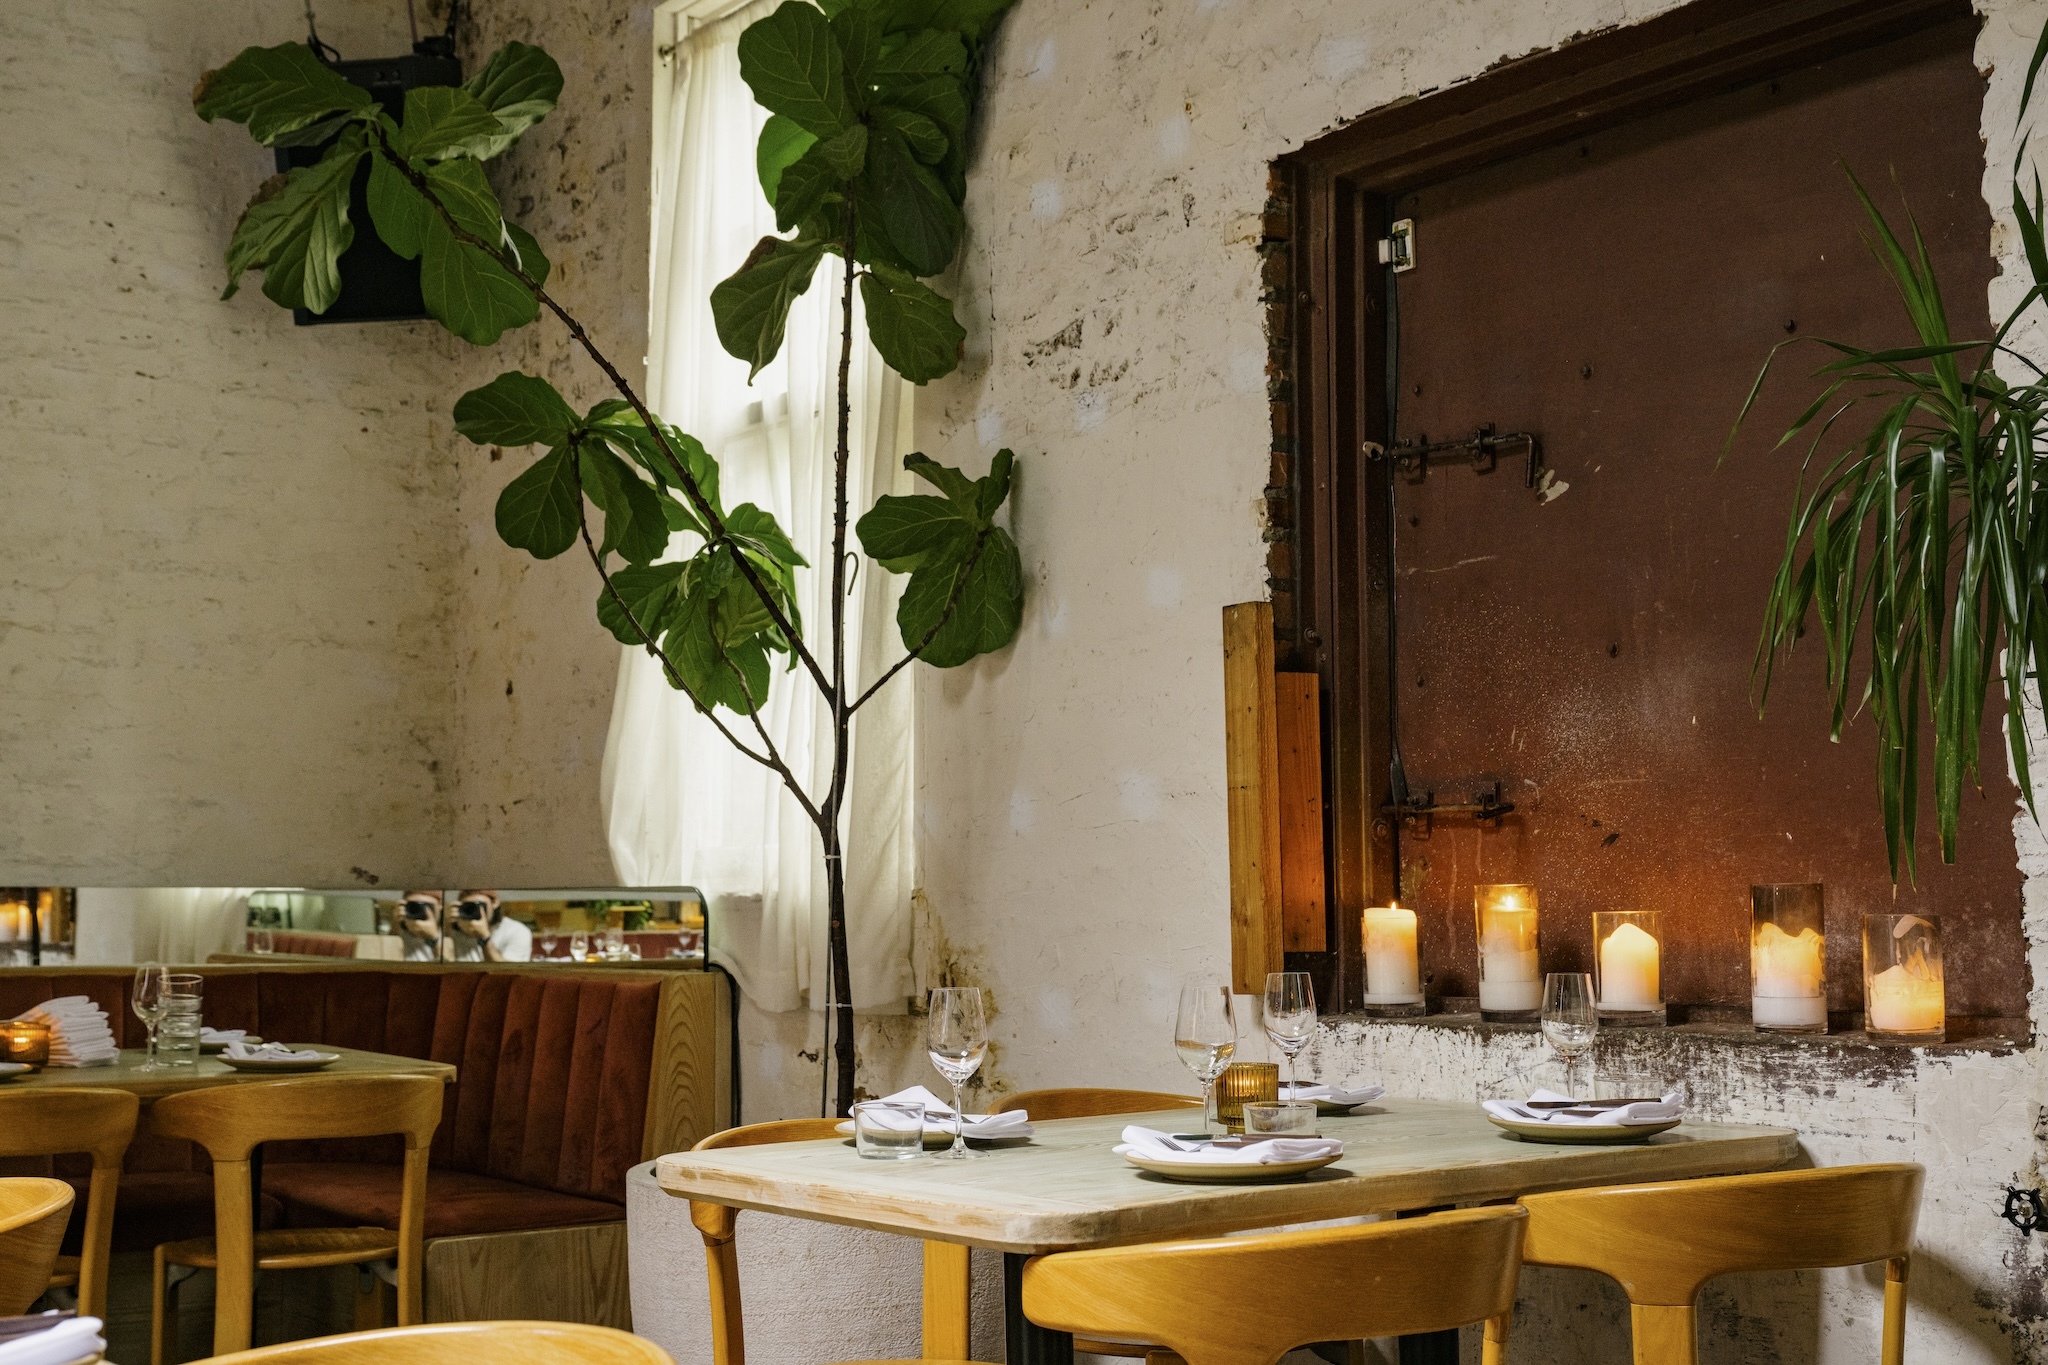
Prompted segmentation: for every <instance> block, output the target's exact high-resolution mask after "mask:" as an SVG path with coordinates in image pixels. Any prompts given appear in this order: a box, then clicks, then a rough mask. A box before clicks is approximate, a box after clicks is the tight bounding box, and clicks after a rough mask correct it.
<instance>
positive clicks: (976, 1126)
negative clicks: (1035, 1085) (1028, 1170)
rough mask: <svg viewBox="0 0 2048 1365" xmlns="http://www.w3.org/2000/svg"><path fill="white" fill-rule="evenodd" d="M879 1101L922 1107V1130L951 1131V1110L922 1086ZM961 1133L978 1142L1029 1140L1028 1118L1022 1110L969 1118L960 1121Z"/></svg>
mask: <svg viewBox="0 0 2048 1365" xmlns="http://www.w3.org/2000/svg"><path fill="white" fill-rule="evenodd" d="M882 1098H883V1099H884V1100H888V1101H891V1102H893V1103H896V1104H922V1105H923V1106H924V1122H925V1127H927V1128H943V1129H945V1130H946V1131H947V1132H949V1133H950V1132H952V1131H953V1106H952V1105H950V1104H947V1103H946V1102H945V1101H944V1100H942V1099H940V1098H939V1097H938V1096H937V1095H934V1094H933V1093H932V1092H931V1091H929V1090H927V1089H925V1088H924V1087H923V1086H921V1085H913V1086H911V1087H910V1089H908V1090H899V1091H897V1092H896V1093H895V1094H893V1095H884V1096H883V1097H882ZM960 1131H961V1133H962V1134H963V1135H965V1136H967V1137H978V1138H1006V1137H1029V1136H1031V1115H1029V1114H1027V1113H1026V1112H1024V1111H1023V1110H1022V1109H1012V1110H1010V1111H1009V1112H1007V1113H1002V1114H968V1115H966V1116H964V1117H963V1118H962V1119H961V1123H960Z"/></svg>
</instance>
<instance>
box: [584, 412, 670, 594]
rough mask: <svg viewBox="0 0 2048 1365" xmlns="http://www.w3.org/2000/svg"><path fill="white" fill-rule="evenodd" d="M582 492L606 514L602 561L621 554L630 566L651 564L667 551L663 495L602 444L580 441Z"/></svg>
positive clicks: (667, 532) (599, 546) (601, 545)
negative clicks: (662, 505)
mask: <svg viewBox="0 0 2048 1365" xmlns="http://www.w3.org/2000/svg"><path fill="white" fill-rule="evenodd" d="M576 449H577V452H578V454H579V455H580V456H581V457H582V461H583V465H582V468H583V491H584V493H585V494H587V495H588V496H589V498H590V500H591V501H592V502H594V503H596V504H597V506H598V510H600V511H602V512H603V513H604V539H603V541H602V542H601V543H600V544H599V545H598V547H597V553H598V557H599V558H603V557H604V556H606V555H609V554H614V553H616V554H618V555H620V556H621V557H623V558H624V559H625V560H626V562H627V563H629V564H650V563H652V562H653V561H655V560H656V559H659V558H660V557H661V555H662V553H663V552H664V551H666V550H667V549H668V537H669V529H668V518H667V517H666V516H664V515H663V514H662V510H661V503H662V499H661V496H660V494H658V493H656V492H655V491H654V489H653V487H652V486H651V485H649V484H648V483H646V482H645V481H644V480H642V479H641V477H640V476H639V475H638V474H635V473H634V472H633V471H632V469H630V468H629V467H628V466H627V465H626V463H625V461H623V460H621V459H620V458H619V457H618V456H616V455H614V454H612V452H611V450H610V449H609V448H608V447H607V446H606V445H605V444H604V443H603V442H601V441H579V442H577V443H576Z"/></svg>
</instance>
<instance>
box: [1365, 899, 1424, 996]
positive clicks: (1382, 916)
mask: <svg viewBox="0 0 2048 1365" xmlns="http://www.w3.org/2000/svg"><path fill="white" fill-rule="evenodd" d="M1362 937H1363V938H1364V941H1365V998H1364V1001H1363V1012H1364V1013H1366V1014H1372V1015H1378V1016H1380V1017H1382V1018H1386V1017H1390V1016H1401V1015H1415V1014H1421V1013H1422V1012H1423V1008H1424V1005H1423V1000H1422V966H1421V963H1420V962H1419V960H1418V959H1417V958H1416V955H1415V912H1414V911H1413V910H1403V909H1402V908H1401V907H1400V906H1398V905H1375V906H1370V907H1368V908H1367V909H1366V911H1365V915H1364V933H1363V935H1362Z"/></svg>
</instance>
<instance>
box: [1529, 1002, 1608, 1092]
mask: <svg viewBox="0 0 2048 1365" xmlns="http://www.w3.org/2000/svg"><path fill="white" fill-rule="evenodd" d="M1541 1018H1542V1021H1543V1041H1545V1042H1546V1043H1549V1044H1550V1046H1551V1047H1553V1048H1555V1049H1556V1050H1557V1055H1558V1056H1559V1057H1561V1058H1563V1059H1564V1081H1565V1084H1564V1088H1565V1093H1566V1094H1567V1095H1568V1096H1570V1097H1571V1098H1573V1099H1591V1098H1592V1097H1593V1086H1592V1084H1591V1082H1592V1077H1591V1076H1588V1077H1587V1078H1586V1079H1587V1084H1586V1086H1585V1087H1584V1088H1583V1089H1581V1088H1580V1086H1579V1084H1578V1081H1577V1077H1576V1072H1577V1069H1578V1060H1579V1058H1580V1056H1582V1055H1584V1054H1587V1053H1590V1052H1591V1051H1592V1050H1593V1039H1594V1038H1595V1037H1596V1036H1597V1035H1598V1034H1599V1032H1600V1013H1599V1010H1598V1008H1597V1007H1596V1006H1595V1003H1594V999H1593V977H1592V974H1591V973H1590V972H1552V973H1550V974H1549V975H1548V976H1546V977H1544V978H1543V1011H1542V1015H1541Z"/></svg>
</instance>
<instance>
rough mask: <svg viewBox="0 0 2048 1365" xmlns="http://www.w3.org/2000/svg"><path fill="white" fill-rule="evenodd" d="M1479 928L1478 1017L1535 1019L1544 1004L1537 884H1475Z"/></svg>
mask: <svg viewBox="0 0 2048 1365" xmlns="http://www.w3.org/2000/svg"><path fill="white" fill-rule="evenodd" d="M1472 906H1473V912H1474V914H1475V915H1476V917H1477V919H1478V928H1479V1017H1480V1018H1482V1019H1486V1020H1490V1021H1495V1022H1504V1021H1516V1020H1527V1019H1534V1018H1535V1017H1536V1014H1537V1011H1538V1010H1539V1009H1541V1008H1542V1005H1543V973H1542V971H1541V969H1540V968H1539V967H1538V965H1537V954H1536V888H1535V887H1533V886H1529V885H1527V884H1524V883H1519V882H1513V883H1502V884H1500V885H1496V886H1475V887H1473V888H1472Z"/></svg>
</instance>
